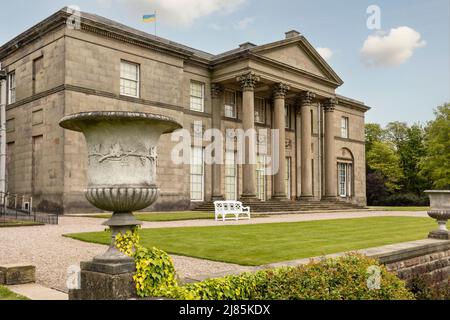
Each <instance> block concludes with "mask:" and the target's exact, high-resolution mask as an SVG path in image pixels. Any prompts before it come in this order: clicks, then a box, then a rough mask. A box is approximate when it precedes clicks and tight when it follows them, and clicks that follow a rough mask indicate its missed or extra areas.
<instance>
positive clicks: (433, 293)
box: [407, 277, 450, 300]
mask: <svg viewBox="0 0 450 320" xmlns="http://www.w3.org/2000/svg"><path fill="white" fill-rule="evenodd" d="M407 288H408V289H409V290H410V291H411V292H412V293H413V294H414V296H415V298H416V299H417V300H450V279H449V280H448V281H447V283H444V284H442V285H440V286H433V285H430V284H429V283H427V282H426V281H425V280H424V279H423V278H420V277H414V278H412V279H411V280H410V281H408V285H407Z"/></svg>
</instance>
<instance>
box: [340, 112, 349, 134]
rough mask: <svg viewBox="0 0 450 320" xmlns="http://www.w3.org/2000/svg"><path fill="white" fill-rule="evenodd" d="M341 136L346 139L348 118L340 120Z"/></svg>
mask: <svg viewBox="0 0 450 320" xmlns="http://www.w3.org/2000/svg"><path fill="white" fill-rule="evenodd" d="M341 136H342V138H348V136H349V135H348V118H347V117H342V118H341Z"/></svg>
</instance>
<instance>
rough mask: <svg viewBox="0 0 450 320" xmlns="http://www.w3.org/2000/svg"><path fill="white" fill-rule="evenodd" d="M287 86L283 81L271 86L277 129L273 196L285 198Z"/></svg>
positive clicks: (274, 121) (275, 126) (275, 127)
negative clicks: (276, 164) (277, 163)
mask: <svg viewBox="0 0 450 320" xmlns="http://www.w3.org/2000/svg"><path fill="white" fill-rule="evenodd" d="M289 89H290V88H289V86H288V85H286V84H284V83H278V84H276V85H275V87H274V88H273V100H274V118H273V128H274V129H275V130H278V131H279V138H280V140H279V141H273V143H274V144H275V145H277V144H278V156H279V158H278V160H279V170H278V172H277V173H275V176H274V179H273V198H274V199H286V160H285V159H286V118H285V104H286V103H285V101H286V93H287V92H288V91H289Z"/></svg>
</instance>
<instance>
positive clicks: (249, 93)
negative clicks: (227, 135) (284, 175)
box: [236, 71, 260, 201]
mask: <svg viewBox="0 0 450 320" xmlns="http://www.w3.org/2000/svg"><path fill="white" fill-rule="evenodd" d="M236 80H237V82H239V84H240V85H241V88H242V91H243V93H242V104H243V112H242V126H243V129H244V131H245V132H249V135H248V136H249V137H250V139H249V141H245V140H244V141H243V143H244V144H245V147H244V150H245V163H244V164H243V165H242V181H243V188H242V189H243V190H242V195H241V200H243V201H252V200H256V178H255V175H256V172H255V163H254V162H255V160H256V131H255V93H254V90H255V86H256V85H257V83H258V82H259V81H260V77H259V76H257V75H256V74H255V73H254V72H252V71H251V72H248V73H246V74H243V75H242V76H239V77H237V79H236ZM248 130H250V131H248ZM250 143H253V144H254V145H252V146H251V145H250Z"/></svg>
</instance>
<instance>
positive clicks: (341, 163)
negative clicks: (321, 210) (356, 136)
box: [337, 148, 354, 198]
mask: <svg viewBox="0 0 450 320" xmlns="http://www.w3.org/2000/svg"><path fill="white" fill-rule="evenodd" d="M337 160H338V179H337V180H338V192H339V196H340V197H342V198H351V197H352V196H353V186H354V182H353V177H354V174H353V170H354V157H353V154H352V152H351V151H350V150H349V149H347V148H342V149H341V153H340V155H339V157H338V159H337Z"/></svg>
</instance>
